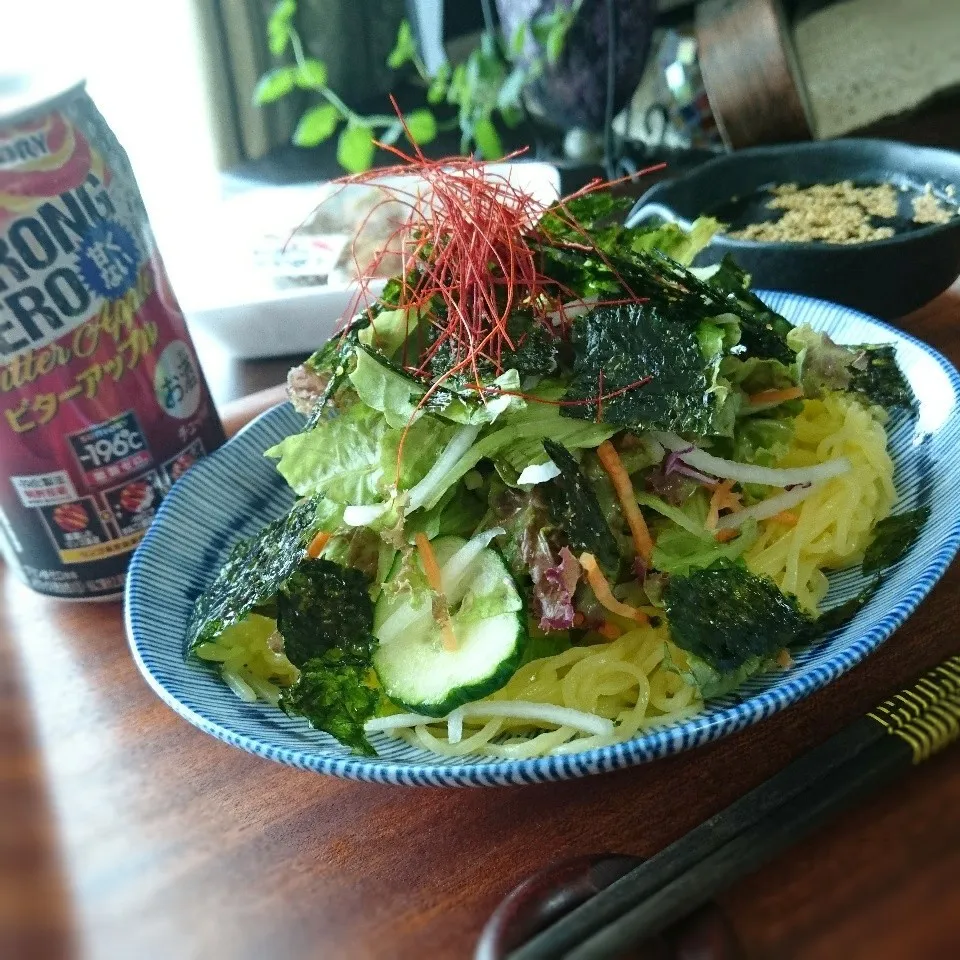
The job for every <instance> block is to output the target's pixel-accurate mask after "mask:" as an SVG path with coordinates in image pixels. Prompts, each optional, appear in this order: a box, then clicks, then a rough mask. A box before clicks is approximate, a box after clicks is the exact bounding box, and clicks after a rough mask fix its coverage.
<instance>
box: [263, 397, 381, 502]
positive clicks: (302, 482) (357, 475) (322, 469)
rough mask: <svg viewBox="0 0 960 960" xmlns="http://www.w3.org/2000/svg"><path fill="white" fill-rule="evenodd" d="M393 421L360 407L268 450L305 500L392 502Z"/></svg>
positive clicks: (355, 406) (367, 408)
mask: <svg viewBox="0 0 960 960" xmlns="http://www.w3.org/2000/svg"><path fill="white" fill-rule="evenodd" d="M388 429H389V428H388V426H387V421H386V420H385V419H384V417H383V414H381V413H380V412H379V411H378V410H373V409H371V408H370V407H368V406H366V405H365V404H362V403H357V404H354V405H353V406H351V407H350V408H349V409H347V410H346V411H344V412H343V413H341V414H340V415H339V416H336V417H333V418H332V419H329V420H322V421H321V422H320V423H318V424H317V425H316V426H315V427H314V428H313V429H312V430H305V431H304V432H303V433H295V434H293V435H292V436H289V437H286V438H285V439H284V440H281V441H280V443H278V444H277V445H276V446H274V447H271V448H270V449H269V450H267V451H266V453H265V456H267V457H271V458H273V459H275V460H277V461H278V463H277V470H278V471H279V473H280V475H281V476H282V477H283V478H284V480H286V481H287V483H288V484H290V486H291V487H292V488H293V490H294V491H295V492H296V493H297V494H299V495H300V496H308V495H312V494H316V493H320V494H322V495H323V496H324V497H326V498H327V499H328V500H333V501H335V502H336V503H343V504H350V503H358V504H365V503H376V502H378V501H380V500H384V499H386V496H387V487H388V486H389V483H390V481H391V480H392V477H390V476H389V475H388V473H387V472H385V470H384V463H383V456H382V454H383V445H384V437H385V436H386V434H387V431H388Z"/></svg>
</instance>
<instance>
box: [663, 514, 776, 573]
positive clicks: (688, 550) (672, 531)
mask: <svg viewBox="0 0 960 960" xmlns="http://www.w3.org/2000/svg"><path fill="white" fill-rule="evenodd" d="M756 539H757V522H756V521H755V520H747V521H745V522H744V524H743V527H742V530H741V533H740V535H739V536H737V537H735V538H734V539H733V540H730V541H728V542H727V543H718V542H717V541H716V540H712V539H711V540H706V539H704V538H703V537H699V536H697V535H695V534H692V533H690V532H689V531H688V530H684V529H683V528H682V527H678V526H674V525H669V526H666V527H664V528H663V529H661V530H659V531H658V532H657V540H656V544H655V545H654V548H653V557H652V566H653V568H654V569H655V570H660V571H661V572H663V573H669V574H680V575H683V576H686V575H687V574H688V573H690V571H691V570H696V569H700V568H702V567H709V566H710V565H711V564H713V563H715V562H716V561H717V560H724V559H725V560H735V559H736V558H737V557H739V556H740V555H741V554H742V553H743V552H744V551H745V550H749V549H750V547H751V546H752V545H753V544H754V542H755V541H756Z"/></svg>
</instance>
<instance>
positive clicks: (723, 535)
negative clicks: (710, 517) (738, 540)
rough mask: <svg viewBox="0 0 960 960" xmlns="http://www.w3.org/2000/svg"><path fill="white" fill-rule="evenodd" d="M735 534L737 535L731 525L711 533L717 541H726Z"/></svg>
mask: <svg viewBox="0 0 960 960" xmlns="http://www.w3.org/2000/svg"><path fill="white" fill-rule="evenodd" d="M736 535H737V531H736V530H734V529H733V528H732V527H727V528H726V529H725V530H718V531H717V532H716V533H715V534H714V535H713V539H714V540H716V541H717V543H727V542H728V541H730V540H732V539H733V538H734V537H735V536H736Z"/></svg>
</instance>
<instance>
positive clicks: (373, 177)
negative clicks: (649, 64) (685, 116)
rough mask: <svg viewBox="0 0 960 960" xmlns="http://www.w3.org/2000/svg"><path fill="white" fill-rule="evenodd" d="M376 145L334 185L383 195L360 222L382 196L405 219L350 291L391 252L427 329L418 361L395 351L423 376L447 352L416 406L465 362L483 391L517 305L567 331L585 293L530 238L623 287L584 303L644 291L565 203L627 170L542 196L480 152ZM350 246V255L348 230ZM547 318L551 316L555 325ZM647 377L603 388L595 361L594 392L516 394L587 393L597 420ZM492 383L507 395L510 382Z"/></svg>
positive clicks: (509, 341) (363, 288) (505, 345)
mask: <svg viewBox="0 0 960 960" xmlns="http://www.w3.org/2000/svg"><path fill="white" fill-rule="evenodd" d="M391 102H392V103H393V106H394V110H395V111H396V113H397V116H398V117H399V118H400V122H401V123H402V124H404V131H405V132H406V133H407V137H408V139H409V140H410V141H411V142H413V138H412V137H410V136H409V130H408V129H407V127H406V124H405V122H404V120H403V116H402V114H401V112H400V110H399V108H398V107H397V105H396V103H395V102H394V101H393V98H392V97H391ZM377 146H378V147H380V148H381V149H383V150H385V151H387V152H389V153H391V154H393V155H394V156H396V157H397V158H398V159H399V160H400V161H401V162H400V163H398V164H395V165H392V166H387V167H381V168H379V169H376V170H369V171H366V172H364V173H360V174H354V175H350V176H346V177H342V178H340V179H339V180H337V181H335V183H336V184H338V185H339V186H340V187H346V186H350V185H368V186H376V187H377V188H378V189H380V190H381V191H382V192H383V193H384V195H385V196H384V199H383V200H381V201H379V202H378V203H377V204H376V205H375V206H374V207H373V208H372V209H371V210H370V211H368V213H367V214H366V216H365V217H364V220H363V221H362V223H361V230H362V229H363V227H365V226H366V224H367V222H368V221H369V219H370V217H371V216H372V215H373V213H374V212H375V211H376V210H378V209H380V207H381V206H382V205H383V204H385V203H389V202H395V203H398V204H399V205H401V206H402V207H403V208H405V210H406V214H407V215H406V219H405V220H404V221H403V223H401V224H400V226H398V227H397V228H396V230H394V231H393V232H392V233H391V234H390V236H389V237H388V238H387V239H386V241H385V242H384V244H383V247H382V249H381V250H380V251H378V253H377V254H376V256H375V257H374V259H373V261H372V263H371V264H370V270H369V272H368V273H365V274H364V275H363V276H360V277H359V287H360V290H359V293H358V296H360V297H363V296H365V295H366V294H367V293H368V292H369V284H370V282H371V280H372V279H373V277H374V276H375V275H376V273H377V269H378V268H379V267H380V266H381V265H382V263H383V261H384V259H385V258H386V257H387V256H391V255H393V254H395V253H397V252H398V251H399V252H400V254H401V257H402V258H403V262H404V263H403V273H402V277H401V293H400V305H401V307H402V308H403V309H405V310H408V311H411V310H414V309H415V310H417V311H418V313H419V314H420V319H419V323H420V324H429V325H430V326H431V327H432V328H433V329H434V336H433V338H432V342H431V344H430V346H429V347H427V348H426V349H425V350H423V351H422V352H421V354H420V356H419V357H417V358H416V359H415V360H414V361H412V362H414V363H415V364H416V366H413V367H411V366H410V365H409V364H408V359H409V358H407V357H404V358H403V361H402V362H403V365H404V366H405V367H407V369H410V370H411V372H412V373H414V374H416V375H417V376H420V377H429V376H430V374H431V362H432V361H433V359H434V358H435V356H436V354H437V352H438V351H439V350H440V349H446V348H449V350H450V354H451V359H452V363H451V365H450V366H449V368H448V369H447V370H446V371H445V372H444V373H442V374H441V375H440V376H438V377H436V378H435V379H433V380H432V382H431V384H430V386H429V387H428V389H427V390H426V391H425V393H424V395H423V397H422V398H421V399H420V401H419V403H418V405H417V411H420V410H421V409H423V407H424V406H425V405H426V404H427V403H428V402H429V400H430V398H431V397H432V396H433V395H434V394H435V393H436V392H437V391H438V390H439V389H441V388H442V386H443V384H444V383H445V382H446V381H447V380H449V379H450V378H451V377H455V376H457V375H458V374H462V373H464V372H467V371H469V376H470V378H471V379H472V380H473V386H474V388H475V389H476V390H477V391H478V392H479V394H480V398H481V400H484V398H485V395H487V394H488V393H489V388H488V387H485V386H484V384H483V382H482V371H481V369H480V363H481V362H488V363H490V364H491V365H492V367H493V369H494V371H495V372H496V373H497V374H499V373H501V372H502V371H503V354H504V352H505V351H506V350H508V351H510V352H513V351H515V350H516V347H517V344H516V343H515V342H514V339H513V337H512V336H511V335H510V332H509V330H508V323H509V320H510V318H511V316H512V315H513V314H514V312H515V311H516V310H517V309H518V308H522V309H523V310H525V311H527V312H529V315H530V316H531V317H532V320H533V322H534V323H536V324H539V325H540V326H542V327H543V328H544V329H545V330H547V331H548V333H549V334H550V335H551V336H553V337H556V338H558V339H566V338H567V337H569V333H570V328H571V325H572V320H571V319H570V318H569V317H568V316H567V308H568V307H569V306H570V305H571V304H572V303H581V304H583V301H582V299H581V298H580V297H579V296H578V295H577V294H575V293H574V292H573V291H572V290H571V289H569V288H568V287H566V286H565V285H564V284H562V283H559V282H558V281H556V280H554V279H553V278H551V277H550V276H548V275H547V274H545V273H544V272H543V271H542V270H541V269H540V268H539V265H538V261H539V254H538V253H537V252H536V250H535V245H536V244H537V243H540V244H543V245H551V246H565V247H568V248H570V249H578V250H583V251H586V252H589V253H591V254H592V255H594V256H596V257H597V259H598V260H600V262H602V263H603V264H604V265H605V266H606V267H607V268H608V269H609V270H610V271H611V273H612V275H613V276H614V278H615V279H616V280H617V281H618V282H619V283H620V284H621V285H622V286H623V288H624V289H625V290H626V291H627V294H628V296H627V298H623V297H622V296H621V297H619V298H615V299H614V298H611V299H610V300H598V301H596V302H594V303H591V304H590V307H591V308H593V307H596V306H613V305H622V304H625V303H637V302H642V301H643V299H645V298H641V297H637V296H636V295H635V294H634V292H633V291H632V290H631V289H630V287H629V285H628V284H627V283H626V282H624V280H623V278H622V277H620V276H619V275H618V274H617V271H616V269H615V268H614V267H613V265H612V263H610V261H609V259H608V258H607V257H606V255H605V254H604V253H603V251H601V250H598V249H597V248H596V246H595V245H594V244H593V242H592V241H591V238H590V235H589V233H587V231H586V230H584V229H583V227H582V226H581V225H580V224H579V223H578V222H577V221H576V218H575V217H573V216H572V215H571V214H570V212H569V210H568V209H567V204H568V203H569V202H570V201H572V200H574V199H578V198H580V197H583V196H586V195H587V194H589V193H592V192H594V191H596V190H600V189H608V188H609V187H610V186H612V185H615V184H617V183H621V182H623V181H626V180H630V179H632V177H624V178H622V179H621V180H617V181H613V182H612V183H606V182H604V181H602V180H600V179H597V180H594V181H591V182H590V183H588V184H586V185H585V186H584V187H582V188H581V189H579V190H577V191H576V192H574V193H572V194H570V195H569V196H567V197H565V198H563V199H561V200H559V201H557V202H556V203H554V204H550V205H548V204H545V203H543V202H541V201H539V200H537V199H536V198H534V197H533V196H532V195H531V194H529V193H527V192H526V191H524V190H521V189H519V188H517V187H515V186H514V185H513V184H512V183H511V182H510V181H509V180H508V179H507V178H506V177H503V176H500V175H496V174H492V173H490V171H489V166H490V165H489V164H487V163H484V162H482V161H478V160H474V159H472V158H469V157H446V158H442V159H438V160H428V159H427V158H426V157H425V156H424V154H423V152H422V150H421V149H420V147H419V146H417V145H416V144H414V146H413V147H412V152H410V153H407V152H405V151H404V150H401V149H400V148H399V147H396V146H393V145H387V144H382V143H377ZM524 152H525V151H524V150H518V151H515V152H514V153H511V154H509V155H508V156H507V157H505V158H504V159H505V160H511V159H514V158H516V157H518V156H520V155H521V154H523V153H524ZM662 167H663V164H658V165H656V166H653V167H649V168H647V169H645V170H643V171H640V174H643V173H648V172H650V171H653V170H657V169H660V168H662ZM638 175H639V174H638ZM414 177H415V178H418V179H419V180H421V181H422V182H423V183H424V185H425V186H424V189H423V190H420V189H419V188H410V189H406V188H405V187H404V186H402V185H399V184H397V183H384V182H383V180H384V178H390V179H396V178H414ZM548 209H549V210H550V212H551V214H552V215H554V216H555V217H557V218H558V219H559V221H560V222H561V223H562V224H563V225H564V226H565V227H566V228H567V230H568V231H569V232H572V233H574V234H576V235H577V236H578V238H579V239H578V240H577V241H571V240H569V239H558V238H556V237H554V236H552V235H551V233H550V232H548V231H547V230H546V229H545V228H544V226H543V224H542V222H541V221H542V218H543V215H544V214H545V213H546V212H547V210H548ZM359 232H360V231H358V233H359ZM581 240H582V242H580V241H581ZM351 253H352V255H353V258H354V261H355V263H357V261H358V257H357V238H356V237H355V238H354V244H353V247H352V250H351ZM357 266H358V267H359V264H358V263H357ZM369 299H370V298H369V297H367V300H368V301H369ZM370 316H371V320H374V319H375V318H374V317H373V311H372V309H371V310H370ZM347 319H349V318H347ZM555 319H556V320H557V321H558V322H557V323H556V325H554V320H555ZM649 380H650V378H649V377H646V378H643V379H641V380H637V381H635V382H634V383H632V384H628V385H627V386H626V387H622V388H620V389H619V390H616V391H612V392H611V393H609V394H606V395H605V394H604V393H603V371H602V370H601V371H600V383H599V392H598V395H597V398H596V399H595V400H594V399H591V400H587V401H575V400H574V401H544V400H542V399H541V398H538V397H534V396H530V395H524V394H520V393H517V394H516V395H517V396H524V397H525V399H528V400H531V401H532V402H546V403H555V404H557V405H559V406H565V405H570V406H578V405H582V404H585V403H594V402H595V403H596V404H597V420H598V421H599V420H600V419H601V417H602V409H603V401H604V400H605V399H609V398H611V397H615V396H619V395H621V394H623V393H626V392H627V391H628V390H632V389H635V388H637V387H640V386H642V385H643V384H645V383H647V382H649ZM498 392H502V393H507V394H508V395H511V394H510V392H509V391H498ZM415 416H416V413H415V414H414V415H413V416H412V417H411V419H410V421H409V422H408V424H407V426H406V428H405V429H404V432H403V435H402V437H401V440H400V444H399V449H398V452H397V474H396V480H397V482H399V475H400V463H401V462H402V457H403V450H404V446H405V443H406V439H407V435H408V433H409V430H410V427H411V425H412V424H413V422H414V417H415Z"/></svg>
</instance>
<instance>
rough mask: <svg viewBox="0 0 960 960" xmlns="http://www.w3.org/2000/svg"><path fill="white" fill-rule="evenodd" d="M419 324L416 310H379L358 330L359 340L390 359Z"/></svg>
mask: <svg viewBox="0 0 960 960" xmlns="http://www.w3.org/2000/svg"><path fill="white" fill-rule="evenodd" d="M419 324H420V314H419V313H418V312H417V311H416V310H408V309H406V308H404V309H400V310H381V311H380V313H378V314H377V315H376V316H375V317H374V318H373V320H371V321H370V323H369V325H368V326H367V327H366V328H365V329H363V330H361V331H360V333H359V340H360V343H362V344H363V345H364V346H366V347H372V348H374V349H375V350H377V351H378V352H380V353H382V354H383V355H384V356H386V357H389V358H391V359H392V358H393V357H394V356H395V355H396V354H397V353H398V352H399V350H400V348H401V347H402V346H403V345H404V343H406V341H407V340H408V339H409V338H410V337H411V336H412V335H413V334H415V333H416V332H417V330H418V327H419Z"/></svg>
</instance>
